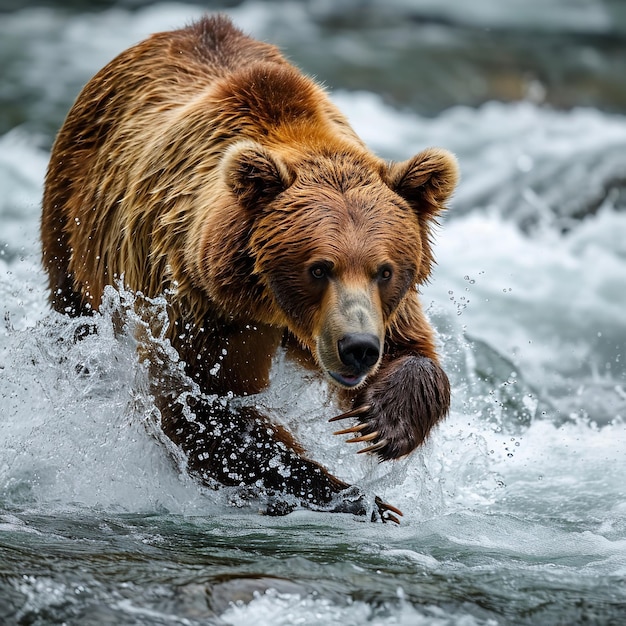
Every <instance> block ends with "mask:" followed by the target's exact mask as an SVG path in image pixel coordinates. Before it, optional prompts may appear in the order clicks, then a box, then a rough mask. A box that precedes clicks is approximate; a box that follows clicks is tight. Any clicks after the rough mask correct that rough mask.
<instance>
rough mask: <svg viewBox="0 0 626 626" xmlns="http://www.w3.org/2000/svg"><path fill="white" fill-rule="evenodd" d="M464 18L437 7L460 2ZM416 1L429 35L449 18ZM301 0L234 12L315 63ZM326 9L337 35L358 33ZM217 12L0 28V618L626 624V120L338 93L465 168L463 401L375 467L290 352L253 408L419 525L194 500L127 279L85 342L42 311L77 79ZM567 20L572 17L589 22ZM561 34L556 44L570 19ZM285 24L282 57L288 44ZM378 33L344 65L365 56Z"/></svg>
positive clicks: (101, 16)
mask: <svg viewBox="0 0 626 626" xmlns="http://www.w3.org/2000/svg"><path fill="white" fill-rule="evenodd" d="M231 4H232V3H231ZM396 4H398V5H402V6H404V5H407V4H410V3H401V2H399V1H398V2H396ZM417 4H419V3H417ZM457 4H458V6H457ZM457 4H455V3H454V2H452V1H449V2H446V3H443V5H444V7H448V10H449V11H452V13H450V14H453V9H454V7H455V6H456V7H457V8H458V7H460V6H461V5H462V4H463V3H460V0H459V3H457ZM497 4H498V3H495V4H493V6H496V5H497ZM522 4H523V3H522ZM556 4H559V3H558V2H557V3H556ZM322 5H324V6H325V3H321V4H320V5H319V6H322ZM422 5H423V6H424V7H426V9H424V10H425V11H426V10H427V9H428V8H429V7H430V9H431V13H434V14H435V17H436V18H437V19H436V20H435V22H434V23H435V25H436V28H438V29H441V28H443V27H442V24H445V23H446V20H447V19H451V18H450V14H448V13H446V14H445V15H443V16H442V14H441V11H443V9H439V10H436V9H433V8H432V6H434V5H433V3H427V2H424V3H422ZM431 5H432V6H431ZM485 5H489V2H487V0H485V2H483V3H478V9H480V7H483V9H484V10H485V12H486V13H485V14H486V15H487V14H488V12H487V9H485ZM600 5H602V3H594V2H587V3H585V2H580V3H578V9H579V12H581V17H580V19H581V23H582V22H585V23H588V24H589V25H590V26H589V28H592V29H595V31H597V32H601V31H602V28H603V22H602V20H601V19H600V18H599V17H597V16H598V13H597V12H596V13H594V12H593V11H592V8H593V7H595V8H596V9H597V7H598V6H600ZM302 6H303V5H302V4H300V3H296V2H288V3H279V4H276V3H258V2H254V3H253V2H245V3H243V4H241V5H238V6H236V7H234V8H231V9H229V12H230V13H231V14H232V15H233V17H234V19H235V21H236V22H237V23H238V24H240V25H241V26H242V27H243V28H244V29H246V30H248V31H249V32H252V33H253V34H255V35H257V36H260V37H265V38H268V39H269V38H270V37H272V36H273V35H275V34H276V33H277V32H279V26H281V25H282V27H284V25H285V24H289V23H290V22H289V21H290V20H292V21H293V23H294V24H297V25H298V29H299V30H298V31H297V32H298V33H300V36H301V37H302V41H303V47H304V48H306V50H308V51H309V53H311V48H312V45H311V42H312V41H314V40H315V32H316V31H315V28H316V23H317V22H316V20H317V19H319V11H321V9H320V8H318V9H317V11H318V13H315V11H309V12H306V11H304V10H303V8H302ZM330 6H331V5H330V4H329V5H328V7H326V8H327V11H328V12H329V13H328V15H330V17H328V20H331V21H332V20H335V22H337V23H340V19H339V17H337V16H336V15H335V13H334V12H333V11H334V10H333V9H331V8H330ZM511 6H512V7H513V8H515V7H517V9H518V11H519V14H518V19H517V21H516V20H515V19H513V18H510V19H511V24H513V25H515V24H517V23H519V22H522V23H524V24H526V23H527V21H528V19H526V18H527V14H526V13H524V12H523V11H522V9H520V6H521V4H520V3H515V2H512V3H511ZM585 6H586V7H588V8H589V13H588V14H586V13H584V12H583V11H582V8H583V7H585ZM478 9H477V10H478ZM458 10H459V11H460V10H461V9H458ZM200 13H201V9H200V8H199V7H198V6H189V5H182V4H156V5H151V6H148V7H144V8H140V9H136V10H130V9H124V8H106V9H104V10H102V11H99V12H93V13H88V12H84V13H83V12H80V11H63V10H61V9H58V8H56V9H55V8H48V9H19V10H15V11H13V12H7V13H5V14H3V15H2V16H1V20H0V40H1V41H2V43H0V55H3V56H2V60H3V61H4V67H5V70H6V80H5V83H4V86H3V91H1V93H3V94H4V96H5V102H6V103H7V104H5V105H3V106H4V108H3V110H2V116H0V119H1V120H2V123H3V124H4V127H3V134H2V135H1V136H0V312H1V313H2V322H1V323H2V327H1V328H0V623H2V624H36V625H47V624H76V625H78V624H81V625H83V624H86V625H94V626H95V625H100V624H137V625H139V624H141V625H143V624H148V625H170V624H184V625H200V624H214V625H225V624H234V625H239V624H241V625H248V624H251V623H255V624H257V625H259V626H261V625H268V626H270V625H271V626H276V625H281V624H284V625H291V624H311V625H313V624H342V625H344V626H347V625H352V624H354V625H357V624H379V625H385V626H386V625H391V624H406V625H409V624H411V625H413V624H417V625H429V626H430V625H432V626H444V625H446V626H447V625H453V624H454V625H459V626H473V625H490V626H491V625H494V626H495V625H497V624H581V623H586V624H621V623H623V621H624V620H625V619H626V452H625V451H626V352H625V349H626V312H625V311H626V211H625V210H624V209H626V176H625V174H624V172H625V171H626V117H624V115H623V114H621V113H620V112H619V111H618V110H612V111H610V110H609V109H611V107H603V106H600V105H598V106H585V107H573V108H560V109H559V108H555V107H553V106H549V105H547V104H545V103H542V102H540V101H539V100H541V99H540V98H539V99H538V98H537V97H536V95H537V91H538V90H539V91H540V87H538V86H537V85H535V86H534V87H533V85H530V86H531V87H533V89H534V91H533V90H532V89H531V90H530V92H527V93H526V96H527V97H525V98H521V99H511V100H510V101H504V99H502V100H500V101H498V100H496V99H488V100H487V101H485V102H482V103H479V104H476V105H472V106H470V105H469V104H467V103H462V104H457V105H454V106H445V107H441V108H440V109H439V110H437V111H433V110H430V109H432V106H434V105H433V104H432V103H430V104H429V105H428V106H426V105H424V110H422V109H420V106H419V103H418V104H415V103H413V104H414V106H411V103H410V102H409V100H410V98H409V99H406V102H405V103H404V105H402V104H401V102H400V100H402V98H401V94H400V95H398V93H396V96H397V97H395V98H393V97H391V96H389V94H388V93H387V92H384V90H383V89H382V88H381V90H380V93H378V92H376V90H375V89H374V87H372V88H371V89H365V88H362V89H361V88H359V89H354V88H351V89H349V88H347V87H346V88H342V87H339V88H334V89H333V92H332V95H333V99H334V100H335V101H336V102H337V104H338V105H339V106H340V107H341V108H342V110H343V111H345V113H346V114H347V115H348V117H349V118H350V120H351V122H352V123H353V125H354V127H355V129H356V130H357V132H358V133H359V134H360V135H361V136H362V137H363V139H364V140H365V141H366V142H367V143H368V144H369V145H370V146H371V147H372V149H373V150H375V151H376V152H378V153H379V154H381V155H382V156H385V157H388V158H393V159H403V158H407V157H408V156H410V155H411V154H413V153H416V152H418V151H419V150H421V149H423V148H424V147H426V146H430V145H436V146H442V147H445V148H448V149H450V150H452V151H453V152H455V153H456V154H457V156H458V158H459V162H460V167H461V172H462V181H461V183H460V186H459V189H458V192H457V194H456V196H455V198H454V200H453V202H452V204H451V209H450V211H449V213H448V215H447V216H446V217H445V219H444V220H442V224H441V227H440V228H439V229H438V231H437V236H436V247H435V250H436V257H437V266H436V268H435V271H434V273H433V276H432V280H431V282H430V284H429V285H427V286H426V287H425V288H424V289H423V290H422V291H423V302H424V303H425V305H426V306H427V309H428V314H429V316H430V319H431V321H432V322H433V325H434V326H435V328H436V329H437V332H438V340H439V344H440V351H441V354H442V356H443V361H444V366H445V368H446V369H447V371H448V372H449V374H450V377H451V381H452V386H453V404H452V410H451V414H450V416H449V418H448V419H447V420H446V421H445V422H444V423H443V424H442V425H441V426H440V427H438V428H437V429H436V431H435V432H434V434H433V436H432V437H431V438H430V440H429V441H428V443H427V445H425V446H424V447H423V448H422V449H421V450H419V451H418V452H417V453H415V454H413V455H412V456H410V457H409V458H408V459H403V460H401V461H397V462H393V463H385V464H377V463H376V462H375V461H374V460H373V459H368V458H362V455H358V456H357V455H356V454H355V451H354V449H353V448H352V447H350V446H347V445H345V443H344V442H343V440H342V438H339V437H333V435H332V430H335V429H334V428H332V425H331V424H328V423H327V420H328V418H330V417H332V416H333V415H335V414H336V408H335V407H334V406H333V402H332V400H331V397H330V394H329V391H328V389H327V387H326V384H325V383H324V382H322V381H320V380H317V379H315V378H313V377H311V376H310V375H309V374H306V373H302V372H299V371H297V370H295V369H294V368H293V367H292V366H290V365H289V364H288V363H286V362H285V361H284V360H283V358H282V355H280V354H279V355H278V356H277V358H276V362H275V364H274V368H273V372H272V385H271V387H270V389H269V390H268V391H266V392H264V393H263V394H261V396H260V397H259V398H258V402H259V403H261V404H263V405H264V406H265V407H266V408H267V410H268V411H270V412H271V413H272V414H273V415H274V416H275V418H276V420H277V421H281V422H283V423H285V424H287V425H289V427H290V428H291V429H292V430H293V431H294V432H295V433H296V435H297V437H298V438H299V439H300V441H301V442H302V443H303V444H304V445H305V447H306V448H307V449H308V450H309V453H310V455H311V456H312V457H313V458H315V459H316V460H319V461H320V462H322V463H324V464H325V465H327V466H328V467H329V468H330V469H331V470H332V471H333V472H334V473H336V474H337V475H338V476H340V477H342V478H344V479H345V480H348V481H351V482H356V483H358V484H359V485H361V486H362V487H363V488H364V489H366V490H367V491H368V492H370V493H377V494H379V495H381V496H382V497H383V498H384V499H385V500H387V501H389V502H391V503H393V504H394V505H395V506H397V507H399V508H400V509H402V511H403V512H404V517H403V519H402V523H401V524H400V525H399V526H394V525H392V524H384V525H383V524H375V523H370V522H366V521H365V520H364V519H359V518H355V517H352V516H349V515H339V514H322V513H313V512H309V511H296V512H294V513H292V514H290V515H288V516H286V517H284V518H269V517H264V516H262V515H259V513H258V510H257V507H255V503H254V501H248V500H246V499H245V498H244V497H242V495H241V494H238V493H234V492H230V491H228V490H222V491H219V492H212V491H207V490H204V489H202V488H200V487H199V486H198V485H197V484H196V483H194V482H193V481H191V480H190V479H189V478H187V477H185V476H184V474H181V472H180V471H179V469H178V467H177V466H176V464H175V463H174V462H172V459H171V456H170V455H169V454H168V453H167V451H166V450H165V448H164V445H163V442H162V441H161V440H160V439H159V436H158V426H157V423H156V419H155V410H154V406H153V403H152V400H151V398H150V396H149V394H148V392H147V385H146V378H145V371H144V370H143V369H142V366H141V365H140V364H139V363H138V361H137V358H136V351H135V348H136V346H135V343H134V340H133V335H132V332H129V333H128V334H126V335H123V336H121V337H120V336H116V335H115V333H114V331H113V323H112V315H113V314H114V312H115V311H116V310H118V309H119V307H123V306H126V305H127V304H128V303H129V302H131V301H132V297H133V296H132V294H129V293H125V292H121V293H119V292H116V291H114V290H110V291H109V292H108V294H107V298H106V299H105V302H104V304H103V307H102V309H101V311H100V313H99V314H98V315H97V316H96V317H95V324H96V326H97V328H98V332H97V333H95V334H91V335H89V336H87V337H86V338H84V339H83V340H82V341H75V340H74V338H75V336H76V333H77V332H80V328H79V325H80V320H68V319H65V318H64V317H63V316H60V315H57V314H55V313H53V312H51V311H50V309H49V307H48V305H47V293H46V285H45V277H44V273H43V270H42V267H41V262H40V244H39V241H38V228H39V215H40V202H41V201H40V198H41V193H42V184H43V177H44V173H45V168H46V164H47V159H48V154H49V146H50V142H51V140H52V137H53V133H54V130H55V129H56V128H58V126H59V125H60V123H61V122H62V119H63V116H64V114H65V112H66V111H67V109H68V108H69V106H70V105H71V102H72V99H73V98H74V97H75V95H76V93H77V90H78V89H79V88H80V86H81V84H82V83H84V81H85V80H87V79H88V78H89V76H90V75H91V74H93V73H94V72H95V71H97V70H98V69H99V67H101V66H102V65H103V64H104V63H106V62H107V61H108V60H109V59H110V58H112V57H113V56H114V55H115V54H116V53H117V52H119V51H121V50H122V49H124V48H125V47H127V46H128V45H130V44H132V43H134V42H135V41H138V40H139V39H141V38H142V37H144V36H145V35H147V34H149V33H150V32H154V31H157V30H163V29H168V28H172V27H177V26H179V25H181V24H184V23H187V22H188V21H189V20H190V19H192V18H193V17H196V16H198V15H200ZM444 13H445V11H444ZM583 13H584V14H583ZM490 15H492V16H493V15H494V14H493V13H491V14H490ZM550 15H552V14H550ZM594 15H595V16H596V18H594V19H595V21H594V20H593V19H591V16H594ZM575 16H576V12H574V13H572V14H569V17H568V18H567V20H565V25H564V26H563V27H564V28H565V29H570V30H572V31H573V30H576V29H577V28H579V27H580V25H578V26H576V24H574V25H572V24H573V22H572V20H575ZM331 18H332V19H331ZM444 18H445V19H444ZM476 19H479V18H478V17H476ZM494 19H495V18H494ZM525 19H526V21H524V20H525ZM550 19H552V18H550ZM550 19H548V21H547V22H548V25H547V26H546V28H555V29H556V28H557V26H558V25H559V24H561V23H560V22H559V23H558V24H557V22H558V20H556V18H554V20H555V22H554V24H553V23H552V22H551V21H550ZM568 20H569V21H568ZM335 22H333V23H335ZM415 24H416V26H415V28H418V27H419V22H418V21H416V22H415ZM511 24H509V27H511V28H513V26H511ZM555 24H556V25H555ZM492 25H493V24H492ZM294 28H295V26H294ZM403 28H404V27H403ZM433 28H434V27H433ZM294 32H295V31H294ZM294 32H291V33H289V35H285V38H284V41H285V42H287V43H288V44H289V46H290V47H291V48H293V49H294V50H295V49H296V47H297V43H298V37H297V36H296V35H295V34H294ZM368 32H371V31H367V29H365V30H364V33H365V34H363V36H362V37H361V38H359V34H358V32H357V33H356V34H354V38H353V39H350V37H346V38H345V41H343V47H341V46H340V45H339V44H338V43H337V42H335V44H334V47H333V48H332V49H331V51H332V52H333V53H337V54H338V51H339V52H341V51H343V53H344V54H345V55H348V56H349V55H350V53H351V50H353V49H354V46H356V47H357V48H358V46H357V44H358V45H360V46H361V48H360V49H367V46H366V45H365V43H367V41H368V40H367V38H366V34H367V33H368ZM395 32H397V33H402V32H404V31H403V30H402V28H400V27H398V28H397V29H396V31H395ZM441 32H442V31H440V30H436V29H435V30H432V29H431V30H428V31H427V32H426V36H429V37H430V38H431V39H432V38H435V39H436V34H437V33H440V34H441ZM596 34H597V33H596ZM393 36H394V31H393V29H390V33H389V37H393ZM273 40H274V41H275V40H276V39H275V38H273ZM437 41H438V40H437ZM305 44H306V45H305ZM351 46H353V48H351ZM288 52H289V53H291V50H288ZM311 54H312V53H311ZM329 54H330V52H329ZM459 54H460V53H459ZM324 55H325V50H324V49H323V47H322V48H321V49H318V50H317V51H316V53H315V56H314V57H311V59H310V67H311V68H314V69H315V72H316V73H318V75H319V77H320V78H321V79H324V73H323V67H322V68H321V69H319V68H318V67H317V66H318V65H320V64H323V62H324ZM294 56H295V52H294ZM359 58H361V57H359ZM325 62H326V63H327V64H328V65H329V67H330V66H331V65H332V63H333V59H332V58H326V61H325ZM362 63H363V65H364V66H366V65H367V58H364V59H363V61H362ZM301 64H302V65H304V66H306V58H304V59H303V60H302V61H301ZM331 69H333V71H338V70H336V68H331ZM392 70H393V68H392V67H389V68H388V71H389V72H391V71H392ZM3 71H4V70H3ZM362 71H363V72H365V69H363V70H362ZM333 75H334V74H333ZM337 82H338V83H340V81H339V79H337ZM453 82H454V81H452V84H453ZM340 84H341V83H340ZM389 85H391V82H390V83H389ZM389 85H388V87H389V89H390V90H391V91H393V89H392V85H391V86H389ZM35 86H37V89H35ZM414 88H415V89H416V90H417V89H418V86H415V85H414ZM617 90H618V87H616V88H615V90H614V91H615V92H617ZM444 91H446V90H444ZM16 93H17V94H18V95H17V96H16V95H15V94H16ZM533 94H534V95H533ZM18 96H19V97H18ZM426 108H428V109H429V110H428V111H426V110H425V109H426ZM613 108H614V109H617V108H619V107H617V105H616V106H615V107H613ZM11 120H14V123H12V122H11Z"/></svg>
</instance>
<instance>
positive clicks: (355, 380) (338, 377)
mask: <svg viewBox="0 0 626 626" xmlns="http://www.w3.org/2000/svg"><path fill="white" fill-rule="evenodd" d="M328 374H329V375H330V377H331V378H332V379H333V380H334V381H336V382H338V383H339V384H340V385H341V386H342V387H358V386H359V385H360V384H361V383H362V382H363V381H364V380H365V374H360V375H359V376H351V375H348V374H340V373H339V372H330V371H329V372H328Z"/></svg>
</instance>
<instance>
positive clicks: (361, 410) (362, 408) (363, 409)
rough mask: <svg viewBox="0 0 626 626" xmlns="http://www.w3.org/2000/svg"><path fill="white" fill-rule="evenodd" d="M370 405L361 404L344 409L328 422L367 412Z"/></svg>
mask: <svg viewBox="0 0 626 626" xmlns="http://www.w3.org/2000/svg"><path fill="white" fill-rule="evenodd" d="M371 408H372V407H371V406H370V405H369V404H364V405H363V406H359V407H357V408H356V409H351V410H350V411H346V412H345V413H342V414H341V415H336V416H335V417H331V418H330V419H329V420H328V421H329V422H337V421H338V420H347V419H349V418H350V417H357V416H358V415H361V414H362V413H367V412H368V411H369V410H370V409H371Z"/></svg>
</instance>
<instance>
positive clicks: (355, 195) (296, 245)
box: [222, 141, 458, 388]
mask: <svg viewBox="0 0 626 626" xmlns="http://www.w3.org/2000/svg"><path fill="white" fill-rule="evenodd" d="M223 166H224V167H223V170H222V171H223V174H224V176H225V180H226V183H227V185H228V186H229V187H230V189H231V191H232V193H233V194H234V195H235V197H236V199H237V204H238V205H239V207H240V209H241V210H242V211H243V212H244V213H245V216H246V217H245V219H244V221H246V223H247V224H248V226H247V228H248V241H247V254H248V255H249V257H248V258H249V259H250V263H251V267H252V268H253V269H252V273H253V274H254V276H255V279H256V281H257V284H258V285H260V288H262V291H263V294H264V297H265V298H267V302H268V304H267V306H266V310H267V319H264V320H259V321H263V322H265V323H270V324H274V325H279V324H280V325H283V326H286V327H287V328H288V329H289V331H290V332H291V333H292V334H293V335H294V336H295V337H297V338H298V339H299V340H300V342H301V343H302V344H303V345H304V346H305V347H307V348H308V349H309V350H310V351H311V352H312V353H313V355H314V356H315V359H316V361H317V363H318V365H319V367H320V368H321V370H322V371H323V372H324V373H325V374H326V375H327V376H328V377H329V378H330V379H331V380H332V381H333V382H334V383H335V384H336V385H339V386H340V387H343V388H355V387H358V386H359V385H360V384H362V383H363V382H364V381H365V379H366V378H367V376H368V375H370V374H372V373H373V372H375V371H376V369H377V368H378V366H379V364H380V361H381V357H382V354H383V349H384V341H385V334H386V331H387V329H388V328H389V327H390V325H391V323H392V321H393V318H394V315H395V313H396V312H397V310H398V307H399V305H400V304H401V302H402V300H403V298H405V296H406V294H407V293H408V292H409V290H411V289H414V288H415V285H419V284H421V283H423V282H424V281H425V280H426V279H427V278H428V276H429V274H430V271H431V266H432V263H433V255H432V250H431V232H432V227H433V224H434V223H435V218H436V216H437V214H438V213H439V212H440V211H441V210H442V209H443V208H444V204H445V202H446V201H447V199H448V198H449V197H450V195H451V193H452V191H453V189H454V186H455V184H456V181H457V177H458V172H457V165H456V160H455V159H454V157H453V156H452V155H451V154H450V153H449V152H447V151H445V150H440V149H429V150H425V151H424V152H422V153H420V154H418V155H416V156H414V157H413V158H411V159H409V160H407V161H405V162H402V163H395V164H388V163H385V162H383V161H382V160H379V159H376V158H375V157H373V156H371V155H370V154H368V153H366V152H364V151H356V152H355V151H352V150H346V151H345V152H344V153H341V152H337V151H334V152H331V151H330V150H329V151H318V152H317V153H316V154H315V155H312V156H309V157H306V158H304V159H303V158H302V157H300V158H299V159H298V160H297V161H296V160H295V159H294V160H293V161H292V162H290V161H289V160H288V157H287V156H285V155H280V154H278V153H275V152H273V151H271V150H270V149H268V148H266V147H263V146H261V145H259V144H257V143H255V142H249V141H246V142H241V143H238V144H236V145H235V146H233V147H231V149H230V150H229V152H228V153H227V154H226V156H225V158H224V162H223Z"/></svg>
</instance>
